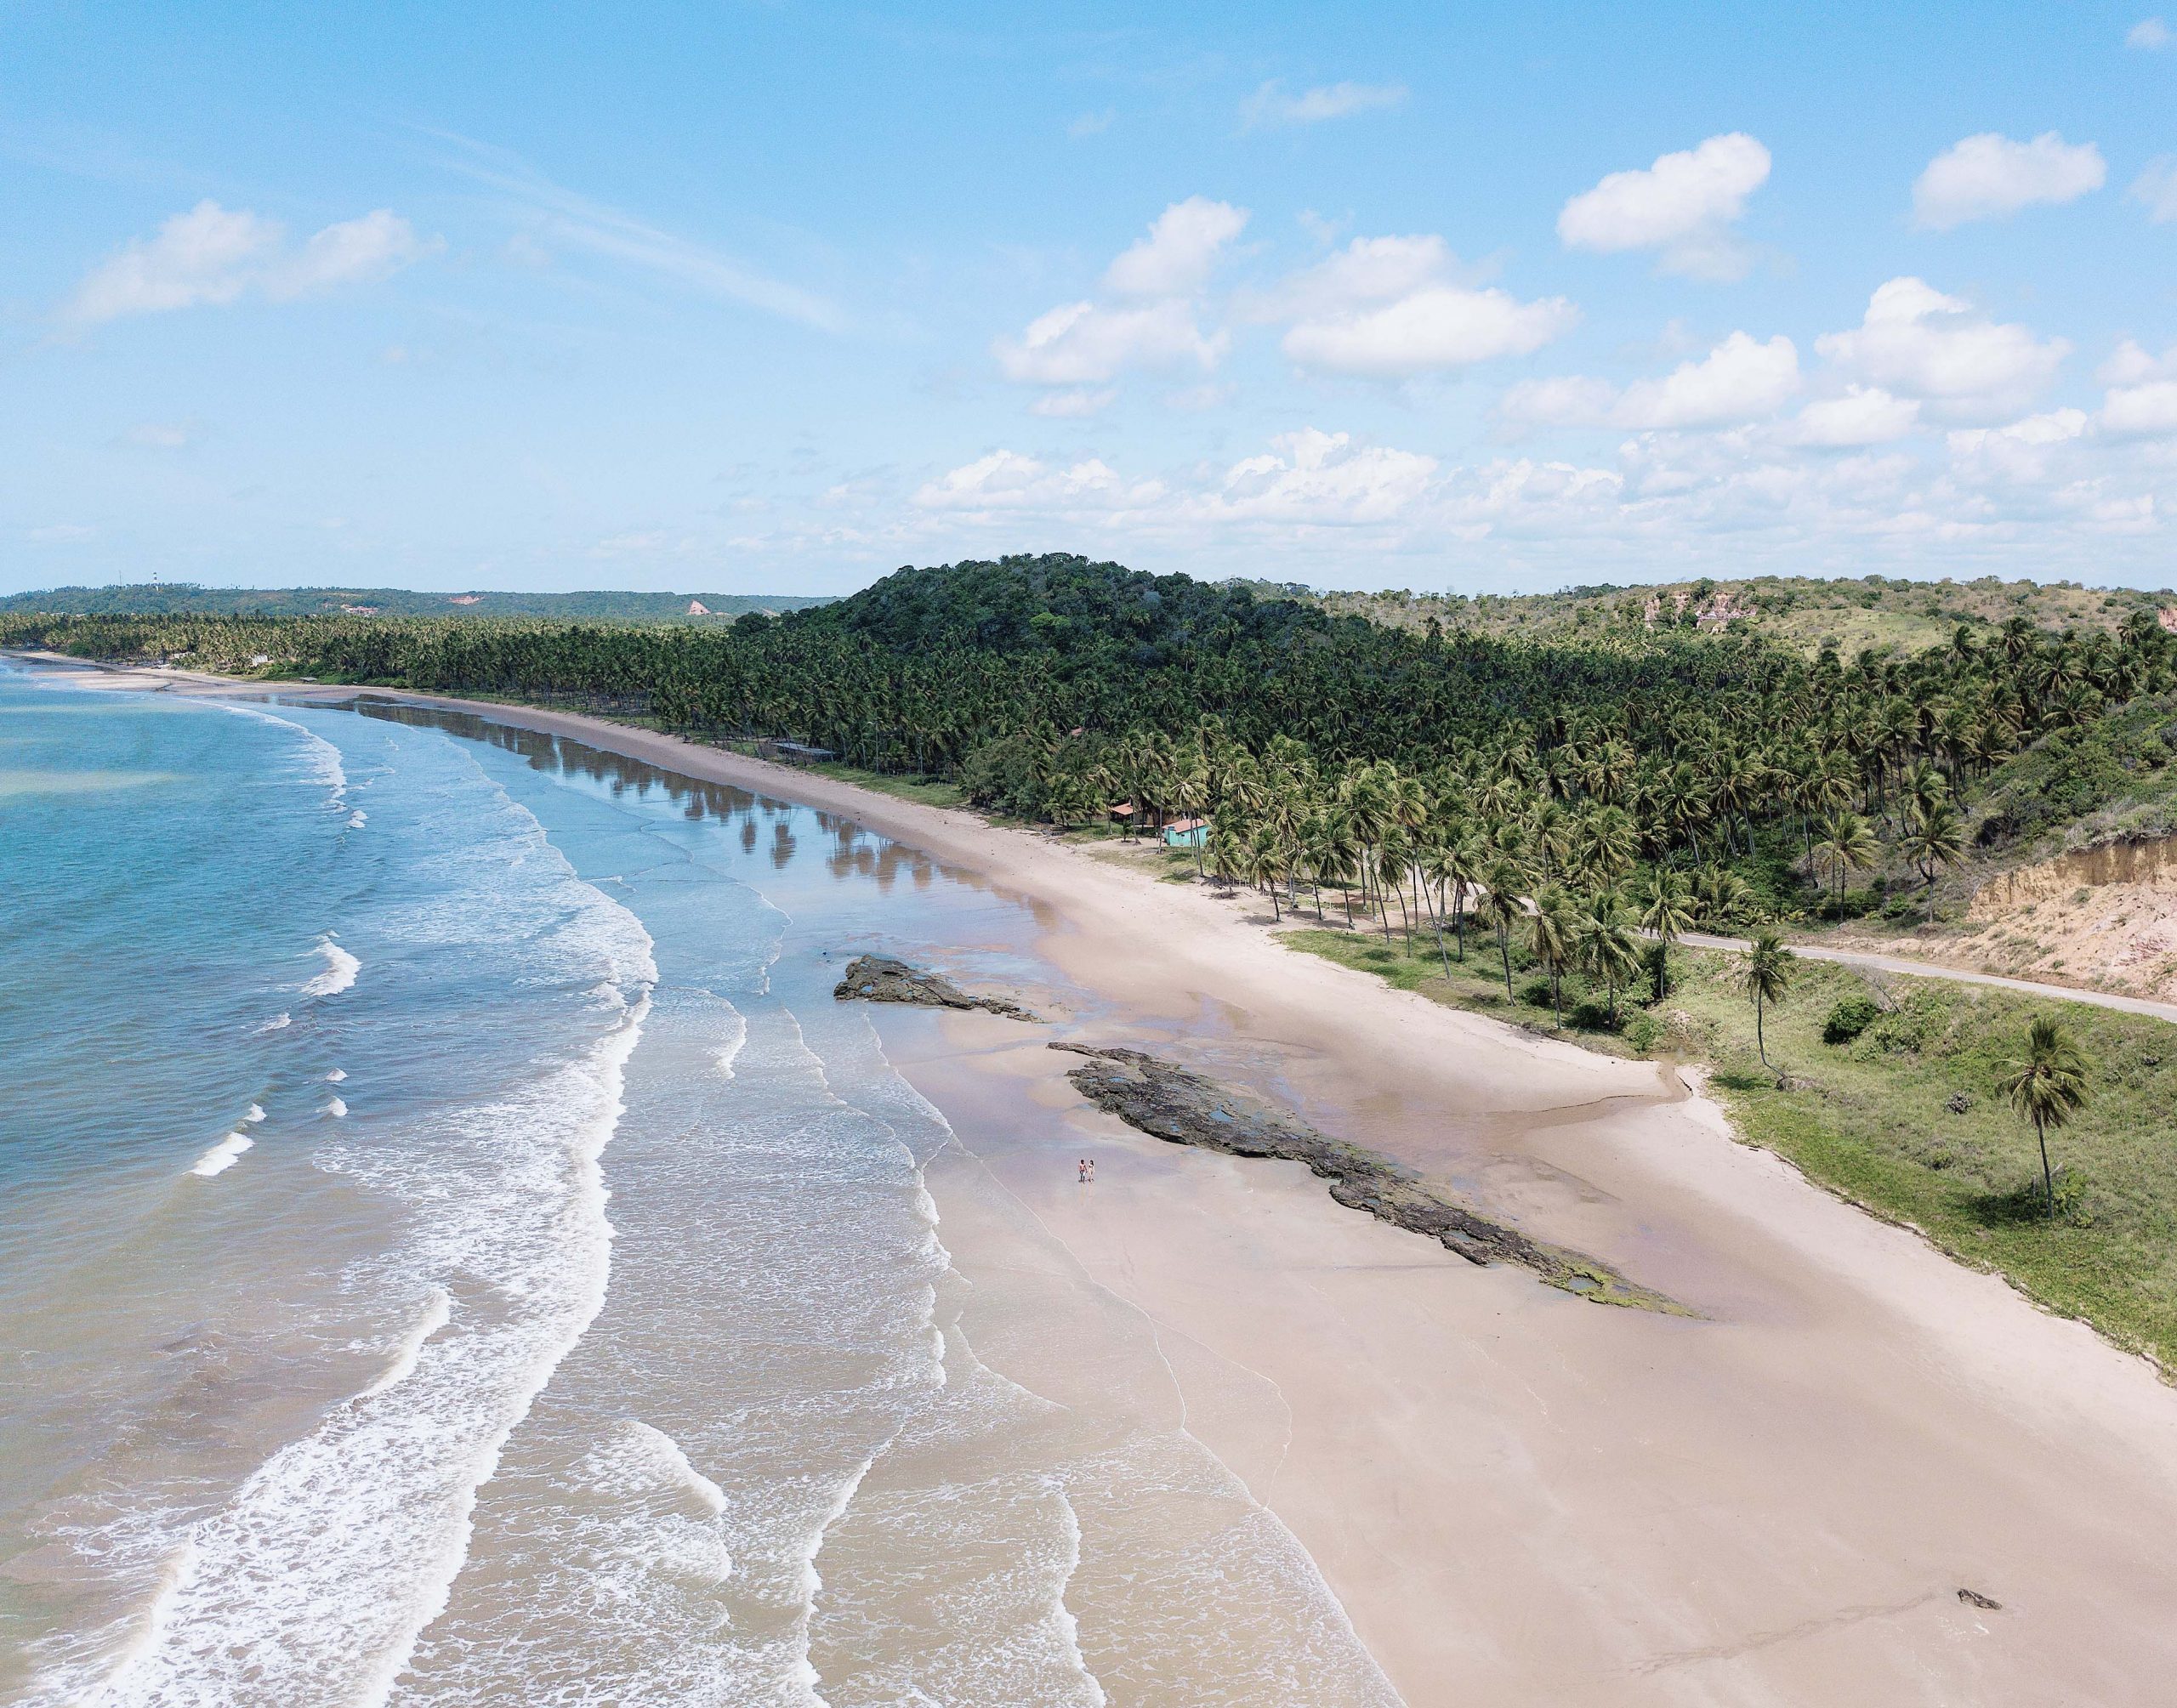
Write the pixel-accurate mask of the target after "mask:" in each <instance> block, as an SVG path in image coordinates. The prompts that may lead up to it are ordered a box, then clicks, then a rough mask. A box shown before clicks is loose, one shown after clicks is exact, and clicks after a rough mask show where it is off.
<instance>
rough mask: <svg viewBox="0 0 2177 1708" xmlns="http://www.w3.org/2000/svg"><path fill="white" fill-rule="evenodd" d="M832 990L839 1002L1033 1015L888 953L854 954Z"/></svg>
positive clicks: (1013, 1017)
mask: <svg viewBox="0 0 2177 1708" xmlns="http://www.w3.org/2000/svg"><path fill="white" fill-rule="evenodd" d="M832 994H833V996H836V997H837V998H838V1000H839V1001H840V1002H856V1001H860V1002H905V1003H907V1004H908V1005H909V1006H910V1007H917V1008H981V1009H982V1010H983V1011H984V1012H985V1013H991V1014H1003V1015H1004V1016H1005V1018H1006V1019H1009V1020H1033V1019H1037V1016H1036V1015H1034V1014H1032V1013H1029V1012H1028V1010H1026V1008H1024V1007H1021V1006H1020V1004H1019V1003H1018V1002H1007V1001H1006V1000H1005V999H1004V998H1003V996H969V994H968V993H967V992H966V991H965V990H962V989H961V988H960V987H959V986H958V985H955V984H954V983H953V982H952V980H951V979H947V978H946V977H945V975H944V974H942V973H924V972H923V971H921V970H920V969H919V968H918V967H910V966H908V965H907V962H904V961H895V960H894V959H893V958H892V957H891V956H889V955H857V956H855V958H854V960H853V961H852V962H850V964H849V965H848V967H847V970H846V976H845V977H844V978H843V979H840V980H839V982H838V984H837V985H833V987H832Z"/></svg>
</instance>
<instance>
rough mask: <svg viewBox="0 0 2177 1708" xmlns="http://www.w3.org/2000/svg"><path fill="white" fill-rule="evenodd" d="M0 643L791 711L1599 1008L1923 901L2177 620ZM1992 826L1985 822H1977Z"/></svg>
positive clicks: (1036, 617) (508, 629)
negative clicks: (1991, 800)
mask: <svg viewBox="0 0 2177 1708" xmlns="http://www.w3.org/2000/svg"><path fill="white" fill-rule="evenodd" d="M0 641H4V642H5V643H6V644H14V645H24V644H46V645H51V646H55V647H58V648H60V649H62V650H68V651H71V652H75V653H77V654H80V655H86V656H99V657H114V658H119V657H126V658H147V657H148V658H159V659H167V660H174V661H185V662H188V663H190V664H194V665H196V666H199V667H205V668H210V669H219V670H242V671H248V670H252V669H262V670H267V671H270V672H278V673H284V674H301V675H309V676H313V677H317V678H322V679H330V680H338V681H345V682H355V683H383V684H392V685H399V686H404V687H410V688H416V689H437V690H443V691H451V692H465V693H485V694H497V695H509V696H514V697H520V698H527V699H541V700H544V701H567V702H572V703H576V704H581V705H586V706H592V707H595V708H599V709H606V710H614V711H618V712H623V713H640V714H645V715H647V716H649V717H651V718H654V719H655V720H656V721H657V722H658V723H662V724H663V725H665V726H667V727H668V728H674V729H684V730H687V731H690V732H691V733H695V734H698V735H724V736H742V737H747V736H792V737H794V738H797V739H799V740H801V741H806V742H809V743H811V744H814V745H816V746H823V747H827V748H829V749H832V750H833V751H835V752H838V753H839V754H840V755H841V756H842V757H844V758H845V759H846V760H847V761H848V762H849V763H852V764H855V765H857V766H860V767H862V768H865V769H873V770H877V771H883V772H909V773H920V774H927V775H939V776H944V777H948V778H952V779H956V780H958V782H959V783H960V784H961V785H962V786H963V789H964V790H965V792H966V793H967V795H968V796H969V798H970V799H971V800H973V801H975V802H976V803H979V804H981V805H985V806H988V807H992V808H995V809H998V810H1001V811H1003V812H1007V813H1010V814H1018V815H1020V816H1023V817H1030V818H1039V819H1048V820H1053V821H1055V822H1058V823H1060V824H1070V823H1080V822H1083V821H1087V820H1092V819H1100V818H1101V817H1102V816H1103V815H1104V814H1105V812H1106V809H1107V808H1108V807H1109V806H1110V805H1111V804H1112V803H1115V802H1124V803H1128V804H1130V805H1131V806H1132V807H1133V808H1134V809H1135V812H1134V816H1135V819H1136V821H1137V822H1149V823H1161V822H1162V821H1164V820H1167V819H1168V818H1170V817H1173V816H1176V815H1182V814H1186V815H1195V814H1199V815H1204V816H1207V817H1208V818H1209V819H1210V820H1212V822H1213V824H1214V832H1213V833H1212V834H1211V836H1210V837H1209V840H1208V846H1207V848H1205V849H1204V850H1203V851H1202V857H1203V860H1204V862H1205V865H1206V866H1207V868H1208V871H1211V872H1213V873H1214V874H1215V875H1216V876H1218V877H1220V878H1222V879H1225V880H1227V881H1231V882H1246V883H1252V884H1254V885H1256V886H1258V887H1259V888H1262V889H1263V890H1265V892H1267V893H1269V894H1270V895H1271V896H1272V898H1273V899H1274V900H1275V902H1276V905H1278V906H1279V907H1281V908H1282V907H1284V906H1286V905H1306V906H1309V907H1311V908H1312V909H1313V911H1316V913H1318V914H1327V908H1328V906H1329V905H1332V904H1330V903H1329V902H1328V901H1327V895H1335V896H1336V898H1337V900H1336V903H1335V905H1337V906H1338V907H1339V909H1340V911H1341V912H1342V913H1343V914H1344V915H1345V916H1348V917H1352V916H1354V911H1355V910H1356V909H1357V910H1359V911H1360V912H1361V914H1364V915H1365V916H1366V917H1367V919H1368V920H1370V921H1372V922H1373V926H1374V928H1378V929H1381V930H1383V931H1384V932H1386V933H1389V932H1390V931H1392V930H1393V929H1394V928H1395V929H1398V930H1401V931H1403V932H1404V933H1407V935H1408V937H1409V939H1410V938H1411V935H1412V933H1413V932H1414V931H1415V930H1416V929H1417V928H1421V927H1423V926H1424V925H1425V927H1426V928H1427V929H1428V930H1430V932H1432V933H1435V932H1437V931H1439V930H1441V931H1443V932H1447V933H1449V936H1450V939H1451V943H1452V950H1450V951H1448V952H1456V953H1459V954H1464V952H1465V951H1466V949H1467V947H1468V939H1469V933H1470V932H1471V931H1473V930H1477V929H1478V930H1479V931H1480V932H1481V934H1482V936H1483V938H1484V939H1485V940H1486V943H1487V944H1488V945H1489V946H1490V948H1491V949H1492V951H1493V952H1494V954H1495V955H1496V956H1497V957H1498V961H1499V962H1500V965H1501V967H1502V971H1503V975H1504V977H1505V979H1506V980H1507V982H1508V983H1509V979H1510V975H1511V971H1512V959H1513V955H1514V951H1515V948H1516V950H1517V951H1518V952H1519V954H1520V958H1521V960H1522V961H1523V962H1526V963H1529V964H1535V965H1539V966H1540V967H1542V968H1543V971H1544V973H1546V975H1547V976H1548V977H1549V980H1550V984H1551V988H1552V990H1553V992H1558V991H1561V988H1562V981H1563V975H1564V974H1565V973H1566V972H1567V971H1570V970H1573V969H1575V968H1577V969H1580V970H1582V971H1583V972H1584V973H1586V974H1587V975H1588V976H1589V978H1591V979H1593V980H1594V981H1595V982H1596V984H1598V985H1600V987H1601V988H1602V989H1603V990H1605V992H1606V999H1607V1004H1608V1007H1609V1008H1610V1010H1611V1013H1612V1014H1613V1015H1614V1014H1615V1013H1616V1010H1617V1006H1618V1002H1619V998H1620V996H1621V995H1622V993H1623V992H1624V991H1625V990H1627V989H1628V988H1629V987H1631V986H1632V985H1633V984H1634V981H1635V979H1636V978H1638V977H1640V969H1639V968H1638V967H1637V966H1636V962H1637V960H1638V955H1639V948H1640V939H1638V938H1637V937H1636V936H1635V934H1634V928H1635V927H1636V926H1640V925H1645V926H1646V928H1648V930H1649V931H1650V932H1651V933H1654V934H1656V935H1659V936H1661V937H1662V938H1663V939H1665V940H1666V941H1668V939H1670V938H1671V937H1673V936H1674V935H1675V934H1676V933H1678V932H1679V931H1681V930H1684V929H1686V928H1691V927H1692V926H1694V925H1696V924H1704V925H1710V926H1719V927H1720V926H1730V925H1734V924H1740V923H1747V922H1754V921H1756V920H1759V919H1761V918H1765V917H1767V916H1773V915H1776V914H1780V913H1788V912H1792V911H1807V910H1810V911H1817V912H1821V913H1825V914H1827V915H1831V916H1838V915H1842V914H1844V913H1846V912H1849V911H1854V910H1855V909H1856V908H1859V907H1865V906H1867V905H1873V903H1874V901H1875V900H1876V899H1877V898H1876V896H1875V894H1874V892H1871V891H1869V890H1866V889H1862V890H1860V891H1858V892H1854V891H1853V890H1852V888H1850V881H1851V879H1852V878H1853V877H1855V876H1859V877H1876V875H1878V874H1890V873H1894V874H1897V875H1899V876H1900V877H1909V878H1910V880H1911V881H1912V882H1913V884H1914V885H1915V886H1916V887H1917V888H1918V889H1919V891H1920V892H1921V900H1920V905H1921V906H1922V908H1923V909H1924V910H1926V911H1932V908H1933V905H1934V895H1935V884H1936V881H1937V880H1938V879H1939V878H1940V877H1941V875H1942V873H1943V872H1944V871H1945V870H1946V869H1947V868H1948V867H1950V866H1951V865H1954V864H1955V863H1956V862H1958V860H1960V859H1961V858H1962V857H1963V855H1964V854H1965V852H1966V851H1967V843H1968V820H1969V816H1970V808H1971V807H1972V805H1973V797H1974V791H1975V784H1976V783H1977V782H1978V781H1979V780H1981V779H1983V778H1985V777H1986V776H1987V774H1988V773H1989V771H1990V770H1991V769H1992V768H1993V767H1994V766H1996V765H1998V764H1999V763H2001V762H2002V761H2003V760H2004V759H2005V758H2008V757H2009V756H2010V755H2012V754H2014V753H2016V752H2020V751H2021V750H2022V749H2024V748H2026V747H2027V746H2031V745H2032V744H2034V743H2036V742H2041V741H2049V740H2052V739H2053V740H2056V741H2061V740H2062V739H2064V738H2065V737H2066V735H2078V734H2079V733H2080V732H2083V731H2087V730H2089V729H2092V728H2093V727H2094V726H2095V724H2096V723H2098V722H2099V721H2100V720H2101V719H2103V718H2105V717H2106V714H2107V713H2109V712H2111V711H2112V709H2115V708H2117V707H2121V706H2125V705H2127V704H2129V703H2134V702H2137V701H2140V700H2141V698H2142V697H2143V696H2150V695H2163V694H2166V693H2168V691H2169V690H2170V689H2172V687H2173V685H2177V645H2174V644H2173V639H2172V637H2170V636H2169V635H2168V634H2166V633H2163V631H2162V629H2161V628H2160V627H2159V626H2158V625H2157V623H2156V622H2155V621H2154V620H2153V618H2152V616H2151V615H2148V614H2146V613H2140V614H2139V615H2137V616H2134V618H2133V619H2131V620H2130V621H2128V622H2127V623H2126V625H2125V626H2124V627H2123V629H2122V630H2121V631H2120V632H2118V633H2115V634H2106V633H2104V634H2095V635H2093V636H2091V637H2082V636H2078V635H2076V634H2071V633H2066V634H2061V635H2059V634H2052V633H2046V632H2043V631H2040V630H2038V629H2036V628H2034V627H2032V625H2031V624H2030V623H2028V622H2027V621H2026V620H2025V619H2023V618H2017V619H2014V620H2013V621H2011V622H2009V623H2008V624H2007V625H2005V626H2004V627H2001V628H2000V629H1987V630H1982V631H1980V632H1977V633H1976V632H1975V631H1974V630H1971V629H1969V628H1965V627H1961V628H1960V629H1959V630H1958V632H1957V633H1956V635H1955V637H1954V638H1953V640H1952V643H1951V644H1949V645H1947V646H1945V647H1939V648H1935V649H1932V650H1928V651H1924V652H1922V653H1919V654H1918V655H1913V656H1909V657H1898V656H1894V655H1877V654H1873V653H1863V654H1862V655H1860V656H1859V657H1858V658H1857V659H1856V660H1855V661H1851V662H1850V663H1847V662H1845V661H1843V660H1841V659H1840V658H1839V656H1838V655H1836V653H1835V652H1834V651H1833V650H1824V651H1823V652H1822V653H1821V654H1820V655H1817V656H1816V657H1815V658H1813V659H1808V658H1806V657H1805V656H1804V655H1799V654H1798V653H1795V652H1793V651H1790V650H1786V649H1784V648H1782V647H1780V646H1777V645H1775V644H1770V643H1767V642H1765V641H1763V640H1760V639H1759V638H1755V637H1754V636H1751V635H1746V634H1734V633H1725V634H1723V635H1719V636H1702V637H1695V636H1689V635H1685V634H1684V633H1680V632H1679V631H1677V630H1674V629H1664V630H1661V631H1658V632H1657V633H1652V634H1651V633H1631V634H1627V633H1612V634H1611V635H1610V636H1608V637H1606V638H1600V639H1595V640H1589V641H1583V642H1582V643H1580V644H1573V645H1565V644H1557V645H1551V644H1536V643H1532V642H1522V641H1517V640H1511V639H1502V638H1486V637H1483V636H1480V635H1476V634H1472V633H1464V632H1457V631H1454V632H1452V633H1445V632H1444V631H1443V630H1442V629H1441V627H1439V626H1438V625H1436V624H1435V623H1434V622H1432V623H1431V624H1430V627H1428V629H1427V630H1426V631H1425V632H1423V633H1414V632H1411V631H1399V630H1393V629H1390V628H1385V627H1378V626H1376V625H1373V624H1371V623H1369V622H1367V621H1365V620H1363V619H1361V618H1358V617H1350V616H1349V617H1333V616H1328V615H1327V614H1326V613H1325V612H1324V611H1322V610H1321V609H1320V608H1318V607H1316V605H1313V604H1305V603H1301V602H1298V601H1295V600H1292V599H1282V598H1274V597H1264V596H1262V595H1261V594H1260V593H1258V592H1256V591H1253V590H1251V589H1249V588H1247V587H1241V586H1237V585H1221V586H1220V585H1211V584H1207V583H1202V582H1195V581H1192V580H1191V579H1189V578H1188V577H1186V576H1150V575H1147V574H1144V573H1140V572H1138V571H1132V570H1125V569H1123V568H1121V567H1120V566H1118V565H1112V564H1098V563H1091V562H1089V561H1088V560H1086V559H1081V558H1077V557H1069V556H1052V557H1042V558H1032V559H1031V558H1015V559H1005V560H1003V561H1001V562H998V563H965V564H959V565H950V566H946V567H944V568H939V569H929V570H913V569H905V570H900V571H899V572H897V573H896V574H895V575H892V576H887V577H885V578H884V580H882V581H879V582H877V583H876V584H875V585H873V586H872V587H868V588H867V589H865V590H864V591H863V592H861V593H857V594H855V596H853V597H852V598H850V599H845V600H843V601H840V602H838V603H837V604H831V605H827V606H823V607H820V608H817V609H814V610H799V611H794V612H790V613H787V615H785V616H782V617H778V618H770V617H765V616H747V617H743V618H742V619H741V620H740V621H738V622H736V623H735V624H734V625H732V626H731V627H730V628H724V629H719V628H710V627H702V628H698V627H690V626H683V625H671V624H649V625H642V624H622V625H598V624H586V623H571V622H560V621H492V620H480V619H475V618H467V619H463V618H451V619H430V618H411V619H385V618H358V617H333V618H321V617H301V618H220V617H201V616H150V617H141V618H132V617H114V616H92V617H76V618H60V617H40V616H19V617H12V618H9V619H5V620H0ZM2165 757H2167V756H2166V755H2165V754H2163V753H2161V752H2157V753H2156V754H2154V755H2153V758H2154V760H2155V761H2156V762H2157V763H2158V762H2159V760H2160V759H2161V758H2165ZM2009 828H2010V827H2009V826H2006V825H2005V824H2004V820H2003V818H2002V815H2001V814H1999V813H1996V814H1982V815H1981V816H1980V818H1979V819H1978V821H1977V822H1976V823H1975V825H1974V826H1973V833H1974V834H1975V836H1976V837H1978V838H1980V839H1981V840H1984V841H1986V840H1992V839H1997V838H2000V837H2002V836H2003V835H2004V834H2005V832H2006V831H2007V830H2008V829H2009ZM1882 882H1883V883H1884V885H1885V886H1886V884H1887V878H1886V877H1884V879H1883V880H1882ZM1514 896H1518V897H1522V898H1527V899H1528V900H1527V902H1526V905H1520V906H1519V907H1517V908H1515V907H1514V906H1513V905H1512V904H1511V902H1510V901H1509V898H1511V897H1514ZM1491 898H1503V900H1500V901H1492V899H1491ZM1882 899H1885V900H1886V901H1887V902H1888V905H1890V908H1891V909H1892V910H1893V911H1894V910H1895V909H1896V907H1897V906H1898V905H1899V902H1900V899H1901V898H1898V897H1896V896H1895V895H1890V894H1886V893H1885V894H1884V896H1883V897H1882ZM1649 970H1650V974H1651V979H1652V981H1654V982H1655V985H1656V988H1657V990H1660V988H1661V987H1660V982H1659V981H1660V979H1661V977H1662V973H1661V969H1660V967H1655V968H1651V969H1649Z"/></svg>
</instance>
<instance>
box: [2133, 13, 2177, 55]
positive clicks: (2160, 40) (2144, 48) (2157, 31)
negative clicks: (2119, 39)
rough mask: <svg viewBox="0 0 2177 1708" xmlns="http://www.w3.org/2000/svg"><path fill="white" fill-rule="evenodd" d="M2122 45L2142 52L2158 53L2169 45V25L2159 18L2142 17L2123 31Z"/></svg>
mask: <svg viewBox="0 0 2177 1708" xmlns="http://www.w3.org/2000/svg"><path fill="white" fill-rule="evenodd" d="M2124 45H2125V46H2126V47H2128V48H2138V49H2139V50H2140V52H2141V53H2143V54H2158V53H2160V52H2161V51H2162V50H2163V48H2166V47H2168V45H2169V26H2168V25H2167V24H2165V23H2163V21H2162V20H2161V19H2159V18H2142V19H2140V21H2139V22H2138V23H2136V24H2134V25H2133V26H2132V27H2131V28H2130V29H2129V30H2127V31H2125V32H2124Z"/></svg>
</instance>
